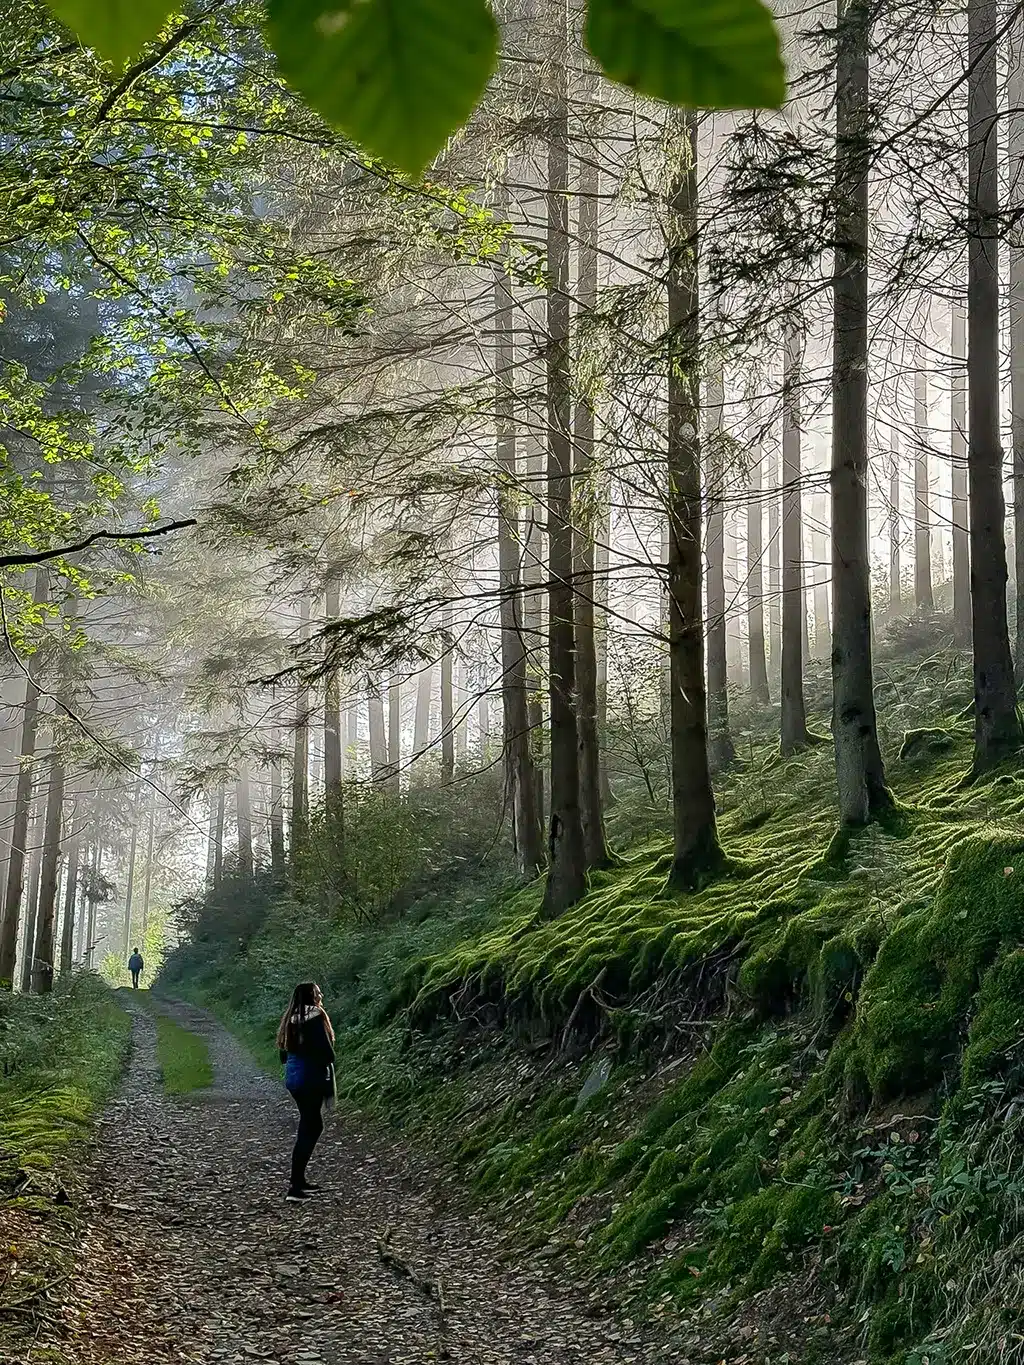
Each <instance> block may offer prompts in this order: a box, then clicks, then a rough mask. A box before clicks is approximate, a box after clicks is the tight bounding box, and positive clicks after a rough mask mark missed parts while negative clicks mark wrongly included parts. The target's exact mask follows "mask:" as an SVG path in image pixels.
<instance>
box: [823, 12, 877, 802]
mask: <svg viewBox="0 0 1024 1365" xmlns="http://www.w3.org/2000/svg"><path fill="white" fill-rule="evenodd" d="M870 16H871V0H848V3H847V4H846V5H845V6H844V8H843V13H842V16H841V18H840V21H839V27H838V34H837V52H836V250H835V265H834V274H833V279H832V300H833V310H834V312H833V328H834V331H833V338H834V339H833V361H832V599H833V602H834V622H833V650H832V737H833V741H834V744H835V753H836V778H837V783H838V789H839V818H840V821H841V823H842V824H844V825H862V824H865V823H866V822H867V821H869V820H871V819H872V818H873V817H875V816H876V815H878V814H879V813H880V812H881V810H882V809H883V808H885V807H887V806H889V805H890V804H891V802H890V797H889V793H888V790H887V788H886V785H885V770H884V768H883V766H882V754H881V750H880V749H879V747H878V729H877V723H876V719H875V695H874V679H873V675H872V662H871V562H870V556H869V550H868V173H869V167H870V164H871V145H870V131H869V126H868V125H869V120H870V117H871V111H870V75H869V65H868V63H869V56H868V54H869V47H870V28H871V17H870Z"/></svg>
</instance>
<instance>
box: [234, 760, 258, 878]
mask: <svg viewBox="0 0 1024 1365" xmlns="http://www.w3.org/2000/svg"><path fill="white" fill-rule="evenodd" d="M235 826H236V829H237V832H238V873H239V876H240V877H241V878H242V880H243V881H247V882H251V881H252V879H253V872H254V867H253V857H252V793H251V789H250V786H249V765H248V764H247V763H246V762H245V761H244V760H243V761H242V762H241V763H240V764H239V765H238V775H237V776H236V778H235Z"/></svg>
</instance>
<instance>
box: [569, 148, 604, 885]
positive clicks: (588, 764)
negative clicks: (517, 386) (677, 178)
mask: <svg viewBox="0 0 1024 1365" xmlns="http://www.w3.org/2000/svg"><path fill="white" fill-rule="evenodd" d="M600 188H601V186H600V176H599V173H598V168H597V165H596V164H595V163H594V162H593V161H590V160H587V159H586V158H583V159H582V160H580V162H579V171H578V180H577V189H578V194H579V214H578V224H577V239H578V242H579V246H578V249H577V257H576V300H577V308H578V310H579V312H580V313H581V314H585V313H587V312H591V311H592V310H593V309H594V308H596V306H597V289H598V266H597V235H598V214H597V204H598V195H599V193H600ZM580 344H581V343H577V349H579V345H580ZM578 358H579V360H582V359H583V357H582V355H580V356H579V357H578ZM594 434H595V421H594V407H593V402H592V400H591V399H590V397H589V396H587V395H584V396H583V397H581V398H579V399H577V401H576V411H575V414H574V420H573V440H574V444H575V451H574V455H575V472H576V497H575V504H576V506H577V507H578V508H579V509H580V510H579V512H578V514H577V524H576V527H575V537H574V539H575V546H574V550H575V571H574V579H575V584H574V586H575V593H576V596H575V600H574V602H573V612H574V621H573V624H574V629H575V633H576V714H577V726H578V730H579V795H580V821H581V824H582V826H583V849H584V854H585V857H586V860H587V867H605V866H606V865H607V863H608V844H607V842H606V840H605V832H604V812H603V809H602V805H601V749H600V735H599V732H598V723H597V638H596V624H595V623H596V608H595V592H594V587H595V578H594V556H595V548H594V547H595V540H596V536H597V525H598V511H597V508H598V506H599V501H600V495H599V493H598V477H597V473H596V469H595V466H594Z"/></svg>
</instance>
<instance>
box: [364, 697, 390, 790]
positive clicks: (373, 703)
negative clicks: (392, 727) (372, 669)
mask: <svg viewBox="0 0 1024 1365" xmlns="http://www.w3.org/2000/svg"><path fill="white" fill-rule="evenodd" d="M366 706H367V711H368V713H369V727H370V773H371V775H372V777H373V780H374V782H384V781H386V779H387V775H388V732H387V725H386V723H385V720H384V699H383V697H382V696H381V694H380V689H379V687H378V685H377V683H376V681H374V682H373V683H371V685H370V687H369V690H368V691H367V694H366Z"/></svg>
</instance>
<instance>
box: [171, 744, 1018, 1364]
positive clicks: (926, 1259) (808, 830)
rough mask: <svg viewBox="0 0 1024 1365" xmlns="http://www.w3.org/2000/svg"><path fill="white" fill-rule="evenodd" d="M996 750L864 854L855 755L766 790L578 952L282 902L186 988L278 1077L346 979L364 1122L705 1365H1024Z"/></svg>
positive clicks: (1011, 853)
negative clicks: (301, 988)
mask: <svg viewBox="0 0 1024 1365" xmlns="http://www.w3.org/2000/svg"><path fill="white" fill-rule="evenodd" d="M940 732H941V736H940V737H941V743H940V742H938V741H937V740H936V739H935V735H936V734H937V733H940ZM922 733H923V732H922ZM929 737H930V738H929ZM893 747H894V748H896V747H897V746H895V745H894V746H893ZM969 747H970V739H969V734H968V733H967V731H966V730H965V729H963V728H961V727H959V726H958V725H957V724H956V723H955V722H953V721H949V720H946V721H944V722H943V723H942V725H941V726H934V727H932V728H931V729H930V730H929V731H928V732H927V735H926V737H925V739H921V740H919V741H915V742H907V743H904V744H903V749H902V752H903V757H902V758H897V757H894V758H893V760H892V766H891V776H892V779H893V786H894V790H895V793H896V795H897V798H898V807H897V811H896V814H895V815H894V817H893V819H892V820H891V822H890V823H889V824H888V825H887V826H886V827H885V828H881V827H874V828H871V829H868V830H865V831H864V832H863V833H859V834H857V835H856V836H853V837H850V838H844V839H842V840H838V839H836V838H835V835H834V812H833V808H832V797H831V782H832V776H831V772H830V756H829V754H828V752H827V750H825V749H815V750H812V751H811V752H809V753H808V754H807V755H805V756H804V757H802V758H800V759H798V760H792V761H790V762H788V763H781V762H778V761H777V760H775V761H772V762H766V763H762V764H761V766H758V765H756V764H754V763H751V764H749V765H748V767H747V769H746V771H745V772H744V773H743V774H741V775H740V776H739V777H738V778H737V779H735V780H734V782H733V783H732V784H731V786H730V787H729V788H728V789H727V790H726V792H725V793H724V796H723V802H722V806H723V813H722V827H723V834H724V837H725V840H726V844H727V848H728V852H729V855H730V858H731V860H732V861H731V870H730V872H729V874H728V875H727V876H725V877H723V878H722V879H721V880H719V881H718V882H716V883H715V884H714V885H712V886H710V887H707V888H706V889H704V890H703V891H701V892H699V893H695V894H693V895H689V896H671V897H670V896H667V895H666V894H665V891H664V885H665V872H666V870H667V848H666V846H665V845H664V844H657V843H655V844H650V845H647V846H645V847H642V848H636V849H633V850H632V851H631V852H630V854H629V855H628V856H627V857H626V858H624V859H623V861H622V863H621V865H619V866H617V867H616V868H614V869H612V870H610V871H608V872H606V873H602V874H600V875H599V876H597V877H595V878H594V882H593V885H592V889H591V892H590V894H589V895H588V896H587V898H586V899H585V900H584V901H582V902H581V903H580V904H579V905H578V906H576V907H575V908H574V909H573V910H571V911H570V912H569V913H567V914H566V915H564V916H563V917H562V918H561V919H559V920H557V921H556V922H554V923H545V922H543V921H541V920H540V918H539V916H538V913H537V911H538V900H539V891H538V890H537V889H535V888H528V889H526V890H524V891H520V892H518V893H513V894H510V895H508V896H505V897H503V896H501V895H500V894H497V895H495V894H482V895H481V894H475V893H474V890H473V888H469V889H466V888H463V889H462V890H461V892H459V894H458V895H456V896H455V897H453V901H452V902H451V903H448V904H444V903H438V902H435V903H432V904H430V905H427V906H422V907H420V908H419V911H418V913H416V914H414V915H412V916H408V917H406V918H405V919H403V920H402V921H400V922H398V923H392V924H390V925H388V926H385V927H382V928H380V929H378V930H376V931H374V932H372V933H371V932H366V931H364V932H361V933H356V932H354V931H352V930H350V929H347V928H345V927H344V926H326V927H325V926H324V925H323V924H322V923H316V922H315V921H313V920H311V917H310V916H309V915H308V914H307V913H306V912H305V911H304V909H303V908H302V907H300V906H289V905H285V904H282V905H279V906H278V907H277V908H276V909H275V911H274V912H272V914H271V915H270V917H269V918H268V920H267V921H266V923H265V924H264V926H263V928H262V929H261V930H259V931H258V932H256V933H255V935H254V936H253V938H252V939H251V941H250V942H249V943H248V945H247V946H245V947H244V949H242V950H241V951H239V950H238V949H237V947H231V948H229V947H227V946H224V945H217V944H215V943H212V942H207V943H206V944H205V945H196V946H193V947H191V948H187V949H185V950H183V952H182V953H180V954H179V956H178V958H177V959H176V961H175V962H174V963H172V965H171V969H170V973H169V976H168V982H169V984H172V985H173V984H176V985H177V986H178V988H179V989H180V988H182V986H184V987H185V988H186V989H189V990H192V991H193V992H196V993H198V994H200V995H202V996H203V998H205V999H206V1000H207V1001H208V1002H209V1003H212V1004H214V1005H215V1006H217V1007H219V1008H220V1010H221V1012H222V1013H223V1014H225V1015H226V1016H227V1017H228V1018H229V1020H230V1021H232V1022H234V1024H235V1025H236V1027H239V1028H240V1029H242V1030H243V1031H244V1032H245V1033H247V1035H248V1036H249V1037H250V1038H252V1039H253V1040H254V1041H256V1042H257V1043H260V1044H262V1045H264V1046H265V1044H266V1040H267V1039H268V1038H269V1037H270V1034H271V1032H272V1027H273V1024H274V1022H275V1020H276V1014H277V1012H278V1010H279V1009H280V1006H281V1003H282V996H283V995H284V994H286V993H287V988H288V986H289V985H290V982H291V978H292V977H295V976H301V975H308V974H311V973H312V974H315V975H317V976H318V977H320V978H321V979H322V980H323V982H324V984H325V986H326V988H327V990H328V992H329V995H330V997H331V999H332V1000H333V1001H334V1002H336V1004H337V1015H338V1019H339V1022H340V1023H341V1024H342V1025H343V1030H342V1039H343V1048H344V1064H343V1067H342V1075H341V1089H342V1091H343V1093H344V1094H345V1096H346V1097H347V1099H348V1101H349V1103H351V1104H354V1105H357V1106H358V1107H360V1108H362V1109H364V1110H366V1111H369V1112H371V1113H374V1114H376V1115H378V1116H382V1117H386V1118H387V1119H388V1121H390V1122H392V1123H397V1124H399V1125H402V1126H405V1127H406V1128H409V1129H412V1130H415V1131H418V1132H419V1133H420V1134H421V1135H422V1136H423V1137H424V1138H425V1139H427V1140H430V1139H433V1140H434V1141H435V1142H436V1143H437V1144H438V1145H439V1146H443V1149H444V1151H445V1152H446V1153H447V1154H448V1155H449V1156H451V1157H452V1159H453V1160H454V1161H455V1162H456V1164H457V1165H458V1166H459V1168H460V1169H461V1171H462V1172H463V1175H464V1177H465V1179H466V1181H467V1183H468V1185H469V1186H470V1187H472V1188H473V1189H474V1190H475V1191H476V1192H477V1194H478V1195H479V1196H481V1197H483V1198H485V1199H486V1201H487V1203H488V1205H489V1206H490V1207H491V1208H492V1209H495V1210H498V1209H501V1210H503V1211H504V1215H505V1216H506V1217H507V1218H508V1219H509V1220H510V1221H511V1222H512V1223H514V1224H515V1225H517V1226H518V1227H519V1229H520V1231H521V1234H522V1236H523V1238H524V1239H525V1240H526V1241H528V1242H530V1243H532V1244H534V1245H535V1246H543V1247H544V1249H545V1254H548V1255H552V1256H563V1257H565V1258H566V1261H567V1264H571V1265H573V1266H574V1267H576V1269H575V1270H574V1272H573V1273H577V1274H579V1273H583V1274H585V1275H586V1276H588V1277H590V1280H591V1283H592V1284H593V1285H594V1287H595V1292H597V1293H600V1294H602V1295H612V1296H614V1297H620V1298H626V1299H628V1300H629V1301H630V1302H631V1303H632V1305H633V1311H635V1312H644V1313H650V1314H654V1315H657V1316H661V1317H664V1318H665V1319H666V1321H669V1322H671V1323H672V1324H674V1330H675V1331H676V1332H678V1333H679V1334H680V1339H681V1340H683V1341H685V1342H686V1343H687V1347H686V1349H687V1351H688V1353H689V1357H688V1358H690V1359H692V1360H693V1361H704V1360H707V1361H714V1362H717V1361H722V1360H725V1361H729V1362H737V1365H738V1363H739V1362H744V1361H753V1360H758V1361H760V1360H764V1359H770V1360H772V1361H776V1360H782V1359H786V1358H787V1357H786V1355H785V1354H783V1352H784V1351H788V1352H789V1355H788V1359H789V1360H790V1361H791V1362H797V1361H801V1362H807V1363H808V1365H810V1362H824V1361H830V1362H833V1361H834V1362H850V1365H853V1362H856V1361H870V1362H872V1365H881V1363H882V1362H885V1365H923V1362H924V1361H925V1360H928V1361H931V1362H933V1365H934V1362H939V1361H953V1360H957V1361H961V1360H963V1361H967V1360H972V1361H979V1362H980V1361H986V1362H988V1361H1000V1362H1001V1361H1018V1360H1024V1313H1022V1311H1021V1309H1020V1308H1019V1307H1018V1303H1017V1294H1016V1291H1015V1289H1014V1288H1013V1285H1014V1283H1015V1280H1014V1276H1015V1274H1016V1273H1017V1272H1016V1271H1015V1270H1014V1269H1013V1267H1014V1266H1017V1267H1018V1269H1019V1252H1020V1250H1021V1249H1022V1247H1024V1243H1022V1242H1021V1235H1022V1231H1024V1224H1022V1216H1021V1214H1022V1209H1024V1203H1022V1198H1021V1196H1022V1192H1024V1159H1022V1154H1024V1100H1022V1099H1020V1098H1018V1097H1019V1093H1020V1080H1021V1070H1020V1065H1019V1059H1020V1051H1021V1047H1022V1044H1024V1023H1022V1021H1024V995H1022V992H1021V987H1022V986H1024V881H1022V878H1024V822H1022V819H1021V816H1022V813H1024V782H1022V781H1021V780H1020V777H1019V776H1018V774H1017V772H1016V771H1012V772H1003V773H1001V774H997V775H995V776H994V777H992V778H991V779H989V780H988V781H986V782H983V783H977V784H974V785H970V786H966V785H964V784H963V780H962V779H963V774H964V772H965V771H966V769H967V765H968V761H969ZM452 1133H455V1134H456V1135H457V1137H456V1141H455V1142H454V1144H453V1142H452V1137H451V1135H452ZM772 1343H774V1344H772ZM780 1343H781V1344H780ZM776 1348H777V1353H776V1354H773V1353H772V1352H774V1351H776ZM758 1352H760V1353H759V1354H758Z"/></svg>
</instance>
